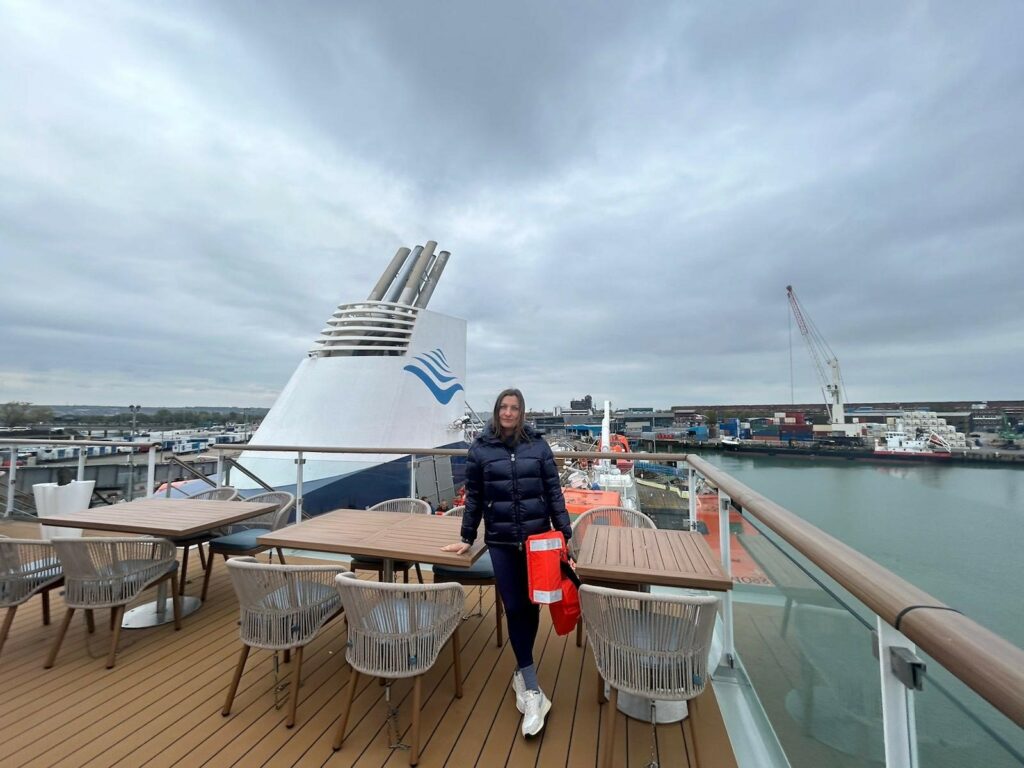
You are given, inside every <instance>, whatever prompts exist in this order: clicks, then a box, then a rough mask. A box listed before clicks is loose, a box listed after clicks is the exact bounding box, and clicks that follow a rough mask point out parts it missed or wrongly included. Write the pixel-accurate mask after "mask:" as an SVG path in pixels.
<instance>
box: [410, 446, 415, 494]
mask: <svg viewBox="0 0 1024 768" xmlns="http://www.w3.org/2000/svg"><path fill="white" fill-rule="evenodd" d="M409 498H410V499H415V498H416V454H415V453H410V454H409Z"/></svg>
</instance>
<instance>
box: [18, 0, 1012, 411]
mask: <svg viewBox="0 0 1024 768" xmlns="http://www.w3.org/2000/svg"><path fill="white" fill-rule="evenodd" d="M1022 21H1024V12H1022V11H1021V10H1020V8H1019V7H1018V6H1016V5H1013V4H1006V5H986V6H984V8H982V9H977V8H974V9H968V8H966V7H957V6H953V5H946V4H939V5H935V6H932V5H928V4H923V3H922V4H917V5H891V4H881V3H879V4H876V5H871V6H868V5H863V4H861V5H856V6H850V5H848V4H839V3H835V4H813V5H786V4H758V5H757V6H752V7H742V8H739V7H737V8H731V7H729V8H723V7H721V6H711V5H694V6H689V7H687V6H681V5H679V4H657V3H645V4H642V5H641V6H639V7H627V6H607V5H594V4H564V3H563V4H556V5H552V4H549V3H539V2H527V3H523V4H518V5H517V6H515V7H509V8H505V9H495V8H493V7H486V6H482V5H481V4H479V3H462V4H444V5H443V6H439V5H429V4H421V3H346V4H335V3H304V4H277V5H270V4H264V5H261V6H259V9H258V11H257V10H254V9H253V6H251V5H249V4H238V3H220V4H217V5H213V4H198V3H197V4H190V5H174V6H156V5H153V6H145V5H138V4H124V3H115V2H111V3H106V4H100V5H94V6H90V9H89V10H88V11H85V10H83V9H82V7H80V6H78V5H72V4H66V5H52V4H48V5H45V6H42V5H38V4H31V3H13V4H8V5H5V6H3V7H2V9H0V63H2V64H3V66H2V67H0V92H3V93H4V94H5V102H6V103H7V104H8V107H9V108H7V109H5V111H4V115H3V117H2V118H0V155H2V157H3V162H2V163H0V258H2V260H3V272H4V284H5V287H4V294H5V300H4V301H2V302H0V323H2V324H3V328H4V329H5V330H4V344H3V351H4V354H3V363H0V400H6V399H12V398H19V399H29V400H33V401H36V402H47V401H48V402H58V401H79V402H84V401H89V402H113V403H117V402H122V401H124V402H128V401H138V400H140V399H144V400H145V401H146V402H153V403H154V404H169V405H174V404H192V403H208V404H214V403H225V404H228V403H231V404H242V405H245V404H268V403H269V402H270V401H272V399H273V396H274V393H275V392H276V391H278V390H279V389H280V387H281V386H282V385H283V384H284V382H285V381H286V379H287V377H288V375H289V374H290V372H291V370H292V369H293V367H294V365H295V364H296V363H297V362H298V360H299V359H301V357H302V355H303V354H304V353H305V351H306V350H307V349H308V348H309V347H310V346H311V345H312V341H313V339H314V338H315V337H316V335H317V332H318V331H319V330H320V328H322V327H323V322H324V320H325V319H326V318H327V316H328V315H329V314H330V312H331V311H332V309H333V307H334V305H336V304H337V303H338V302H344V301H352V300H358V299H361V298H363V297H364V296H365V295H366V293H367V292H368V290H369V288H370V286H371V285H372V283H373V281H374V280H375V279H376V277H377V275H378V274H379V272H380V270H382V269H383V267H384V265H385V264H386V262H387V259H388V258H389V257H390V255H391V254H392V253H393V252H394V249H395V248H396V247H397V246H398V245H400V244H413V243H415V242H422V241H423V240H424V239H427V238H434V239H437V240H438V241H439V242H440V244H441V247H443V248H448V249H450V250H451V251H452V252H453V257H452V260H451V262H450V264H449V267H448V269H447V271H446V273H445V276H444V280H443V281H442V283H441V285H440V286H439V288H438V290H437V292H436V293H435V296H434V299H433V301H432V305H431V306H432V308H433V309H438V310H441V311H448V312H450V313H451V314H455V315H458V316H461V317H465V318H467V320H468V321H469V349H468V352H469V382H468V384H469V386H468V399H469V400H470V402H471V403H473V404H474V405H475V406H476V407H477V408H481V407H486V406H487V405H488V400H489V399H490V397H491V396H492V395H493V394H494V393H495V392H497V391H498V390H499V389H500V388H501V387H503V386H504V385H506V384H507V383H516V384H518V385H519V386H522V387H523V388H524V389H525V390H526V391H527V394H528V396H529V397H530V400H531V404H535V405H541V406H548V407H550V406H551V405H554V404H556V403H564V402H565V401H567V400H568V399H569V397H570V396H574V395H581V394H583V393H585V392H590V393H592V394H594V395H595V396H596V397H598V398H599V399H604V398H605V397H608V398H611V399H613V400H614V401H616V404H619V405H627V404H632V405H639V404H654V405H668V404H671V403H697V402H739V401H745V402H756V401H785V400H786V399H788V397H789V393H790V377H789V348H790V343H791V342H792V343H793V344H794V345H795V346H794V349H793V354H794V373H795V379H796V381H795V390H796V398H797V400H798V401H800V400H803V401H809V400H814V399H816V397H817V396H816V392H817V387H816V382H815V378H814V373H813V369H812V368H811V365H810V362H809V360H808V359H807V356H806V353H805V352H804V350H803V348H802V341H801V339H800V338H799V336H796V335H795V333H796V329H795V327H793V328H791V324H790V323H789V321H788V319H787V312H788V309H787V305H786V300H785V286H786V285H787V284H790V283H791V284H793V285H794V287H795V288H796V290H797V293H798V295H799V296H800V298H801V301H802V302H803V304H804V307H805V309H806V310H807V311H808V312H809V313H810V314H811V315H812V317H813V318H814V320H815V322H816V323H817V325H818V327H819V329H820V330H821V331H822V333H823V334H824V335H825V336H826V338H827V339H828V340H829V342H830V343H831V345H832V348H833V349H834V350H835V351H836V353H837V354H838V355H839V358H840V360H841V361H842V364H843V370H844V374H845V378H846V382H847V385H848V387H849V390H850V392H849V394H850V396H851V397H853V398H854V399H857V400H872V399H884V400H892V399H906V400H911V399H918V398H921V399H924V398H950V399H953V398H984V397H990V398H996V397H1016V396H1019V394H1018V393H1017V388H1016V387H1015V384H1016V382H1018V381H1019V380H1020V378H1021V375H1022V374H1024V362H1021V352H1022V351H1024V331H1022V330H1021V327H1020V323H1019V317H1020V308H1021V306H1022V305H1024V302H1022V299H1024V287H1022V286H1024V259H1022V258H1021V246H1022V243H1024V205H1022V202H1024V201H1022V192H1021V190H1022V188H1024V187H1022V184H1021V182H1022V181H1024V150H1022V149H1021V146H1020V142H1019V136H1020V135H1022V133H1024V100H1022V99H1021V98H1020V94H1021V90H1022V86H1024V56H1022V54H1021V53H1020V52H1019V46H1018V45H1017V44H1016V43H1015V40H1014V33H1015V31H1016V30H1018V29H1019V28H1020V27H1021V22H1022Z"/></svg>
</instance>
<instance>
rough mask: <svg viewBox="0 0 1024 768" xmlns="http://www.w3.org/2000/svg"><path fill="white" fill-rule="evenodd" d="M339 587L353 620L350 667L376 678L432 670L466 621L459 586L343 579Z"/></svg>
mask: <svg viewBox="0 0 1024 768" xmlns="http://www.w3.org/2000/svg"><path fill="white" fill-rule="evenodd" d="M335 583H336V585H337V590H338V593H339V594H340V595H341V602H342V604H343V605H344V606H345V617H346V618H347V619H348V650H347V651H346V653H345V657H346V659H348V663H349V664H351V665H352V667H353V668H355V669H358V670H359V671H360V672H362V673H364V674H367V675H373V676H375V677H411V676H414V675H418V674H421V673H422V672H425V671H426V670H428V669H430V667H432V666H433V665H434V662H435V661H436V660H437V655H438V653H440V651H441V648H442V647H443V646H444V644H445V643H446V642H447V641H448V638H449V637H451V635H452V633H453V632H454V631H455V629H456V627H458V625H459V623H460V622H461V621H462V608H463V602H464V601H465V596H464V594H463V592H462V587H461V586H460V585H459V584H388V583H386V582H379V581H362V580H360V579H357V578H355V577H354V574H348V573H346V574H343V575H341V576H339V577H338V578H337V579H336V580H335Z"/></svg>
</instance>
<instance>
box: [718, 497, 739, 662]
mask: <svg viewBox="0 0 1024 768" xmlns="http://www.w3.org/2000/svg"><path fill="white" fill-rule="evenodd" d="M731 506H732V499H730V498H729V497H728V496H727V495H726V494H725V493H723V492H722V489H721V488H719V489H718V547H719V552H720V553H721V557H722V570H723V571H725V575H726V576H728V577H729V578H730V579H731V578H732V555H731V553H730V548H729V543H730V542H729V539H730V536H729V508H730V507H731ZM722 624H723V625H724V627H725V633H724V634H725V637H723V638H722V641H723V645H724V648H723V651H724V652H725V657H726V659H728V664H729V666H730V667H731V666H733V659H735V658H736V646H735V641H734V639H733V631H732V590H729V589H727V590H726V591H725V592H723V593H722Z"/></svg>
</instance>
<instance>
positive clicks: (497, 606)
mask: <svg viewBox="0 0 1024 768" xmlns="http://www.w3.org/2000/svg"><path fill="white" fill-rule="evenodd" d="M465 511H466V508H465V507H453V508H452V509H450V510H448V511H447V512H445V513H444V514H445V517H462V516H463V514H465ZM446 582H452V583H455V584H461V585H463V586H466V587H476V588H477V603H476V604H477V609H476V613H471V614H470V615H469V616H464V617H463V618H464V619H468V618H470V617H472V616H483V591H484V587H495V590H494V615H495V619H496V620H497V624H498V627H497V635H496V640H497V645H498V647H499V648H501V646H502V643H504V642H505V639H504V636H503V633H502V623H501V617H502V614H504V612H505V611H504V605H503V604H502V602H501V593H499V592H498V589H497V586H496V584H495V581H494V565H493V564H492V563H491V553H490V552H484V553H483V554H482V555H480V557H479V559H478V560H477V561H476V562H475V563H473V564H472V565H471V566H469V568H456V567H453V566H448V565H435V566H434V583H435V584H444V583H446Z"/></svg>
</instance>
